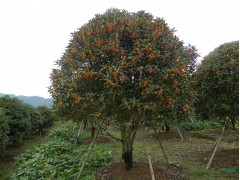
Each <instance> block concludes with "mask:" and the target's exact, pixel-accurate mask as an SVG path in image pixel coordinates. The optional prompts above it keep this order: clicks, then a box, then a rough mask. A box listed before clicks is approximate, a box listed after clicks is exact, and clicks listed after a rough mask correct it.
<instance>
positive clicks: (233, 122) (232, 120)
mask: <svg viewBox="0 0 240 180" xmlns="http://www.w3.org/2000/svg"><path fill="white" fill-rule="evenodd" d="M231 123H232V129H233V130H236V128H235V124H236V120H235V118H232V119H231Z"/></svg>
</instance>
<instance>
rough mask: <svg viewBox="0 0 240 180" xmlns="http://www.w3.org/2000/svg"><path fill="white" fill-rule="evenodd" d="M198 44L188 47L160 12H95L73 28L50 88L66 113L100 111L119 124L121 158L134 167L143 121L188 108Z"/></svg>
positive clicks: (98, 114)
mask: <svg viewBox="0 0 240 180" xmlns="http://www.w3.org/2000/svg"><path fill="white" fill-rule="evenodd" d="M195 51H196V50H195V49H194V47H192V46H187V47H185V46H184V45H183V42H182V41H180V40H179V38H178V37H177V36H175V35H174V29H170V28H169V27H168V25H167V23H166V22H165V21H164V20H163V19H161V18H154V17H153V16H152V15H151V14H149V13H145V12H144V11H140V12H137V13H129V12H127V11H124V10H123V11H121V10H117V9H110V10H107V11H106V12H105V13H104V14H102V15H96V16H95V17H94V18H93V19H91V20H90V21H89V22H88V23H87V24H85V25H83V26H82V27H81V28H80V29H79V30H78V31H76V32H74V33H73V34H72V39H71V41H70V43H69V46H68V47H67V49H66V51H65V53H64V55H63V56H62V58H61V59H60V60H58V61H57V62H56V64H57V65H58V68H56V69H54V70H53V72H52V75H51V80H52V85H51V87H50V92H51V94H52V96H53V98H54V104H55V108H56V110H57V111H59V112H61V113H63V114H72V115H77V114H78V115H80V114H82V113H83V114H95V117H97V118H98V119H99V121H101V119H104V124H106V123H108V124H112V125H114V126H116V127H117V128H119V130H120V132H121V137H120V138H116V137H115V138H116V139H118V140H119V141H120V142H121V143H122V158H123V160H124V162H125V165H126V169H127V170H129V169H131V168H132V165H133V163H132V145H133V142H134V138H135V135H136V132H137V129H138V128H139V126H140V125H141V124H146V122H149V123H151V124H156V122H160V121H161V117H162V116H164V114H166V113H168V114H169V113H170V112H172V111H173V110H174V109H178V110H179V111H180V112H179V113H185V112H186V111H187V110H188V109H189V105H188V97H189V96H188V95H189V94H188V88H187V80H188V78H189V76H190V74H191V71H192V70H191V67H192V64H191V63H192V62H193V61H194V60H193V59H194V58H193V57H195V56H196V52H195Z"/></svg>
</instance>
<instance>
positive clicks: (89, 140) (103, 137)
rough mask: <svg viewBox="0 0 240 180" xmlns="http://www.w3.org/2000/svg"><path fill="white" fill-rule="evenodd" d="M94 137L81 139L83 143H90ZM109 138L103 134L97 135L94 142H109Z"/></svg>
mask: <svg viewBox="0 0 240 180" xmlns="http://www.w3.org/2000/svg"><path fill="white" fill-rule="evenodd" d="M93 139H94V137H87V138H84V139H83V143H84V144H91V143H92V141H93ZM110 142H111V139H110V138H108V137H105V136H97V138H96V139H95V144H106V143H110Z"/></svg>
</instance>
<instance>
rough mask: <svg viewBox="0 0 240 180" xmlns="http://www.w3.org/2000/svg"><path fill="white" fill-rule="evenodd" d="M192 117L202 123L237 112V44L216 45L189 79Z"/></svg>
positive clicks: (234, 117) (233, 119)
mask: <svg viewBox="0 0 240 180" xmlns="http://www.w3.org/2000/svg"><path fill="white" fill-rule="evenodd" d="M193 85H194V89H195V93H196V97H195V101H194V104H195V109H196V114H197V115H199V116H200V117H201V118H202V119H211V118H216V117H217V118H219V119H220V120H222V121H224V122H225V121H226V120H227V119H230V121H231V123H232V127H233V128H235V124H236V122H237V119H238V116H239V115H238V112H239V104H238V103H239V89H238V88H239V42H238V41H234V42H230V43H225V44H222V45H220V46H219V47H218V48H216V49H214V50H213V51H212V52H211V53H209V54H208V55H207V56H206V57H204V58H203V61H202V63H201V65H200V66H199V67H198V68H197V71H196V73H195V74H194V77H193Z"/></svg>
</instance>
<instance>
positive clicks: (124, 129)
mask: <svg viewBox="0 0 240 180" xmlns="http://www.w3.org/2000/svg"><path fill="white" fill-rule="evenodd" d="M120 129H121V142H122V159H123V161H124V163H125V169H126V170H127V171H129V170H131V169H132V168H133V156H132V151H133V148H132V146H133V141H134V139H135V135H136V132H137V127H136V126H131V127H129V126H127V125H121V127H120Z"/></svg>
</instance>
